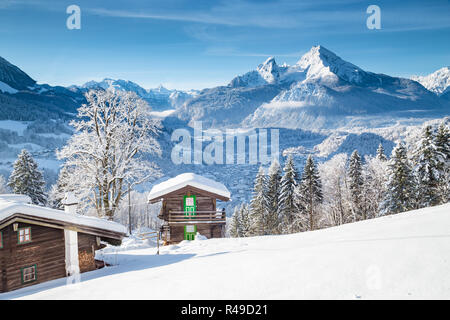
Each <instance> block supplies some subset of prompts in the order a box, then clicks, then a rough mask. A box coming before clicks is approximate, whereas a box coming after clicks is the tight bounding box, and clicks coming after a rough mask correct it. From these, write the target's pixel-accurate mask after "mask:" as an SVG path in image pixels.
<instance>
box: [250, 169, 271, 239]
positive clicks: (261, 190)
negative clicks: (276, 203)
mask: <svg viewBox="0 0 450 320" xmlns="http://www.w3.org/2000/svg"><path fill="white" fill-rule="evenodd" d="M268 209H269V200H268V198H267V177H266V173H265V172H264V168H263V167H262V166H261V167H259V170H258V174H257V175H256V178H255V183H254V186H253V198H252V200H251V202H250V234H251V235H253V236H262V235H265V234H267V229H266V218H267V212H268Z"/></svg>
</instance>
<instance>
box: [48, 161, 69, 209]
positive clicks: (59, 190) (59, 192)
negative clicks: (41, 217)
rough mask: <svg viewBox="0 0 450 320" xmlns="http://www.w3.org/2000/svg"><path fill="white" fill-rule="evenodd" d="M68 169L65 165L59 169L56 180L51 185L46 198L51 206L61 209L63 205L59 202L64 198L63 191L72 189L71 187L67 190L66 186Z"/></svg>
mask: <svg viewBox="0 0 450 320" xmlns="http://www.w3.org/2000/svg"><path fill="white" fill-rule="evenodd" d="M68 170H69V169H68V168H67V167H66V166H63V167H62V168H61V170H59V174H58V180H57V181H56V183H55V184H54V185H52V188H51V190H50V193H49V199H48V200H49V201H48V202H49V205H50V206H51V207H52V208H55V209H63V208H64V206H63V205H62V203H61V202H62V200H63V199H64V196H65V193H66V192H68V191H73V190H72V189H70V190H69V187H68V180H69V177H70V174H69V172H68Z"/></svg>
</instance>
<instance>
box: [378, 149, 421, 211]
mask: <svg viewBox="0 0 450 320" xmlns="http://www.w3.org/2000/svg"><path fill="white" fill-rule="evenodd" d="M414 183H415V180H414V176H413V174H412V169H411V165H410V163H409V160H408V157H407V151H406V147H405V145H404V144H403V143H399V144H398V145H397V146H396V147H395V148H394V150H392V155H391V159H390V160H389V162H388V179H387V183H386V196H385V198H384V200H383V202H382V204H381V212H380V213H381V214H382V215H385V214H394V213H399V212H404V211H408V210H411V209H413V208H414V206H415V204H414V193H415V189H414Z"/></svg>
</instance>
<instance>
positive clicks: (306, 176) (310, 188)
mask: <svg viewBox="0 0 450 320" xmlns="http://www.w3.org/2000/svg"><path fill="white" fill-rule="evenodd" d="M296 190H297V192H296V196H297V201H298V202H299V204H298V207H299V208H302V210H301V211H299V212H298V213H297V215H296V220H297V221H298V223H295V225H296V226H297V228H300V230H298V231H305V230H304V229H303V228H305V229H306V230H309V231H311V230H314V229H316V228H317V220H318V219H317V214H318V210H317V209H318V206H319V204H320V203H322V201H323V194H322V183H321V181H320V177H319V172H318V170H317V167H316V164H315V163H314V159H313V157H312V156H311V155H309V156H308V158H307V159H306V163H305V167H304V168H303V173H302V179H301V182H300V184H299V186H298V188H297V189H296ZM305 216H306V219H305ZM305 220H306V221H305ZM305 222H306V223H305ZM302 229H303V230H302Z"/></svg>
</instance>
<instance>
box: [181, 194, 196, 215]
mask: <svg viewBox="0 0 450 320" xmlns="http://www.w3.org/2000/svg"><path fill="white" fill-rule="evenodd" d="M183 211H184V215H185V216H195V215H196V213H195V211H197V201H196V198H195V195H192V196H184V198H183Z"/></svg>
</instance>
